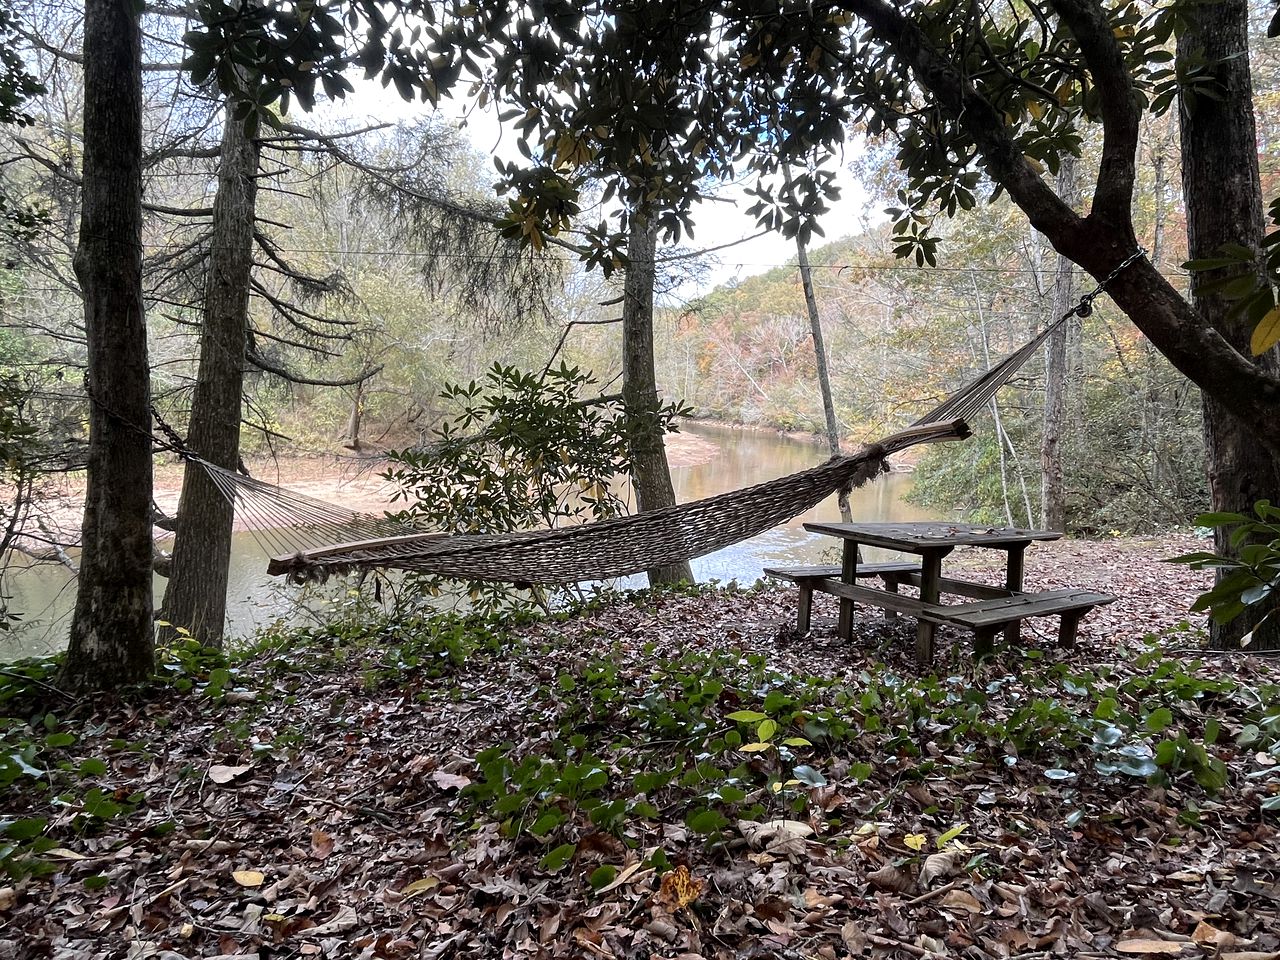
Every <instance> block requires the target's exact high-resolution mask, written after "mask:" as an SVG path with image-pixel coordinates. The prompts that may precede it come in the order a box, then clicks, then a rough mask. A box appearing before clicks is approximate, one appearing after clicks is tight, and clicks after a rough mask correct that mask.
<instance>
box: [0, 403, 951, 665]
mask: <svg viewBox="0 0 1280 960" xmlns="http://www.w3.org/2000/svg"><path fill="white" fill-rule="evenodd" d="M682 430H683V432H685V433H687V434H690V435H691V436H692V437H694V438H697V439H700V440H702V441H705V442H704V443H703V444H700V445H699V446H700V447H701V448H703V449H704V450H706V451H709V454H708V455H707V456H705V457H704V458H700V459H701V462H695V463H692V464H690V465H689V466H679V467H675V468H673V470H672V480H673V482H674V484H675V489H676V497H677V498H678V499H679V500H680V501H681V502H686V501H689V500H698V499H701V498H703V497H710V496H713V495H715V494H718V493H724V492H726V491H728V490H736V489H739V488H741V487H747V486H751V485H752V484H756V483H761V482H763V481H765V480H772V479H774V478H776V477H781V476H785V475H787V474H790V473H796V472H798V471H800V470H804V469H806V468H808V467H811V466H814V465H815V464H818V463H821V462H822V461H823V460H825V459H826V450H825V448H824V447H822V446H820V445H818V444H817V443H814V442H812V441H807V440H800V439H795V438H791V437H785V436H779V435H777V434H775V433H772V432H768V431H760V430H751V429H746V428H735V427H724V426H717V425H713V424H705V423H690V424H685V425H684V426H683V427H682ZM910 489H911V475H910V474H909V473H889V474H885V475H884V476H882V477H880V478H879V479H877V480H876V481H874V482H872V483H869V484H866V485H865V486H863V487H862V488H861V489H859V490H855V491H854V492H853V496H852V498H851V503H852V508H853V515H854V517H855V518H857V519H858V520H861V521H868V522H869V521H878V520H883V521H893V520H904V521H905V520H921V519H927V518H928V517H929V516H930V514H929V513H928V512H926V511H924V510H922V509H921V508H919V507H917V506H915V505H914V504H910V503H907V502H905V499H904V498H905V496H906V494H907V493H908V491H909V490H910ZM839 519H840V512H839V509H838V508H837V506H836V502H835V498H834V497H830V498H828V499H827V500H826V501H824V502H823V503H821V504H819V505H818V507H817V508H815V509H814V510H811V511H809V512H808V513H805V514H802V515H801V516H799V517H796V518H795V519H793V520H791V521H790V522H789V523H787V524H785V525H784V526H781V527H776V528H775V529H773V530H770V531H769V532H768V533H764V534H761V535H760V536H758V537H754V538H752V539H751V540H747V541H744V542H743V543H739V544H736V545H735V546H732V547H729V548H728V549H725V550H721V551H719V552H717V553H713V554H710V555H708V556H705V557H701V558H698V559H696V560H694V561H693V572H694V575H695V576H696V577H697V578H698V580H699V581H707V580H713V579H714V580H719V581H721V582H728V581H730V580H737V581H738V582H739V583H744V584H745V583H752V582H754V581H755V580H756V579H758V578H759V577H760V573H761V569H762V568H763V567H766V566H770V565H775V564H779V563H792V564H796V563H801V564H802V563H818V562H824V561H830V562H836V560H837V548H836V546H835V544H834V541H831V540H829V539H827V538H823V537H818V536H815V535H813V534H810V533H807V532H806V531H805V530H804V528H803V526H802V524H803V523H804V522H805V521H808V520H839ZM266 560H267V557H266V554H265V553H264V551H263V549H262V548H261V547H260V546H259V545H258V543H257V542H256V541H255V540H254V539H253V536H252V535H251V534H249V533H237V534H236V535H235V538H234V543H233V545H232V553H231V571H230V585H229V588H228V599H229V604H228V619H229V624H228V633H229V635H231V636H248V635H251V634H252V633H254V632H255V631H257V630H260V629H262V628H263V627H266V626H270V625H272V624H274V623H277V622H279V621H285V622H297V621H300V620H302V619H304V618H307V617H316V616H323V614H324V609H325V607H326V606H327V605H328V604H331V603H332V602H333V596H334V593H333V591H329V592H328V593H326V594H322V595H319V596H317V595H316V592H315V591H314V590H312V591H311V593H310V595H309V596H308V597H307V598H306V599H305V601H304V600H303V599H300V598H299V595H298V588H295V587H291V586H288V585H286V584H284V583H283V582H282V581H281V580H280V579H279V578H275V577H268V576H267V575H266V572H265V571H266ZM11 573H12V574H13V575H11V576H10V577H9V578H8V579H7V587H8V590H9V592H10V594H11V596H10V601H9V609H10V610H11V611H12V612H16V613H20V614H21V615H22V619H21V621H20V622H19V625H18V626H16V627H15V628H14V629H13V630H10V631H9V632H8V633H7V634H4V633H0V662H7V661H12V660H15V659H18V658H21V657H27V656H36V655H43V654H48V653H53V652H56V651H57V650H59V649H61V648H62V646H64V645H65V643H66V632H67V625H68V623H69V621H70V616H71V608H72V604H73V601H74V598H75V583H74V581H73V578H72V577H71V575H70V572H69V571H67V570H66V569H65V568H63V567H61V566H56V565H49V564H41V565H38V566H32V567H27V568H25V569H19V570H17V571H16V572H13V571H11ZM643 582H644V580H643V577H635V578H629V580H628V581H627V582H624V583H623V585H624V586H640V585H642V584H643ZM163 589H164V581H163V580H162V579H160V578H159V577H157V578H156V595H157V597H159V595H160V592H161V591H162V590H163Z"/></svg>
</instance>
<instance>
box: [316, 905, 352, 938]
mask: <svg viewBox="0 0 1280 960" xmlns="http://www.w3.org/2000/svg"><path fill="white" fill-rule="evenodd" d="M359 921H360V918H359V916H357V914H356V911H355V908H354V907H349V906H345V905H344V906H341V907H339V908H338V912H337V913H335V914H334V915H333V916H332V917H331V918H330V919H328V920H326V921H325V922H324V923H322V924H320V925H319V926H318V927H312V928H311V929H310V930H308V931H307V936H308V937H327V936H331V935H333V934H335V933H341V932H342V931H343V930H350V929H351V928H352V927H354V926H355V925H356V924H357V923H359Z"/></svg>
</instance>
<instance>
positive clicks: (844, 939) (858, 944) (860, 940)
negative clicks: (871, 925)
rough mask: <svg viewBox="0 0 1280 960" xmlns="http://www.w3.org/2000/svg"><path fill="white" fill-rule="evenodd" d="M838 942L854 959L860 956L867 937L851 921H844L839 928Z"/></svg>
mask: <svg viewBox="0 0 1280 960" xmlns="http://www.w3.org/2000/svg"><path fill="white" fill-rule="evenodd" d="M840 942H841V943H843V944H844V947H845V949H846V950H848V951H849V953H851V954H853V955H854V956H855V957H857V956H861V955H862V952H863V950H862V948H863V947H864V946H866V944H867V935H866V934H865V933H864V932H863V931H862V928H861V927H859V926H858V925H857V924H856V923H854V922H853V921H852V920H846V921H845V924H844V926H842V927H841V928H840Z"/></svg>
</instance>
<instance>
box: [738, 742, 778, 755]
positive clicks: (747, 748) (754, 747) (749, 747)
mask: <svg viewBox="0 0 1280 960" xmlns="http://www.w3.org/2000/svg"><path fill="white" fill-rule="evenodd" d="M771 746H773V744H771V743H744V744H743V745H742V746H741V747H739V749H740V750H741V751H742V752H743V753H760V752H761V751H763V750H768V749H769V748H770V747H771Z"/></svg>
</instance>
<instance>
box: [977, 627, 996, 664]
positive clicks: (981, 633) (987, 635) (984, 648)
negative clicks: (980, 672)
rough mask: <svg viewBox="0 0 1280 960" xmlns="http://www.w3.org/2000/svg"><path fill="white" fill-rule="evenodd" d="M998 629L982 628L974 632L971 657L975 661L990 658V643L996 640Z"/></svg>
mask: <svg viewBox="0 0 1280 960" xmlns="http://www.w3.org/2000/svg"><path fill="white" fill-rule="evenodd" d="M998 629H999V628H998V627H984V628H982V629H980V630H977V631H975V632H974V635H973V655H974V657H975V658H976V659H977V660H985V659H987V657H989V656H991V645H992V641H993V640H995V638H996V631H997V630H998Z"/></svg>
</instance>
